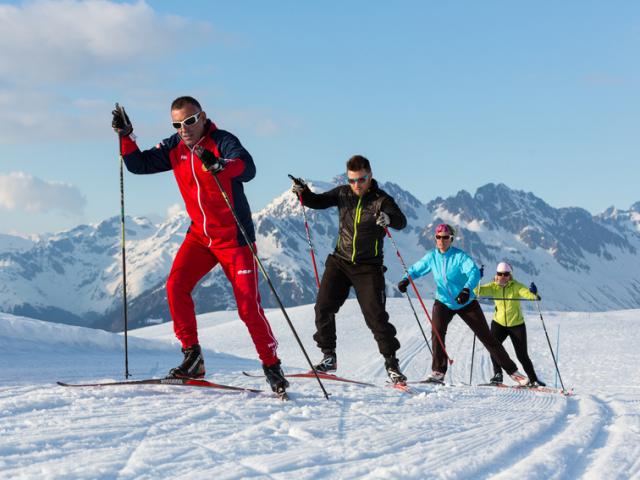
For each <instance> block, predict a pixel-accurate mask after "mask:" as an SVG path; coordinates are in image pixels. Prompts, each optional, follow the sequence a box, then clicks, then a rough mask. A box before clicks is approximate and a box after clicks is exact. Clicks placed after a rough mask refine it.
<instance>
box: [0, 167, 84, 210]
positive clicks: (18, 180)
mask: <svg viewBox="0 0 640 480" xmlns="http://www.w3.org/2000/svg"><path fill="white" fill-rule="evenodd" d="M85 205H86V199H85V197H84V195H82V193H81V192H80V190H79V189H78V188H76V187H74V186H73V185H71V184H68V183H62V182H50V181H47V180H42V179H40V178H37V177H34V176H32V175H29V174H28V173H24V172H10V173H6V174H3V173H0V209H1V210H6V211H9V212H26V213H47V212H52V211H58V212H62V213H66V214H71V215H82V214H83V212H84V207H85Z"/></svg>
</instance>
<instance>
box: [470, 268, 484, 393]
mask: <svg viewBox="0 0 640 480" xmlns="http://www.w3.org/2000/svg"><path fill="white" fill-rule="evenodd" d="M482 277H484V265H481V266H480V278H482ZM476 337H477V335H476V334H475V333H474V334H473V343H472V344H471V371H470V372H469V385H473V358H474V357H475V355H476Z"/></svg>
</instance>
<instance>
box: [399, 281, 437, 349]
mask: <svg viewBox="0 0 640 480" xmlns="http://www.w3.org/2000/svg"><path fill="white" fill-rule="evenodd" d="M405 295H406V296H407V300H409V305H410V306H411V310H412V311H413V316H414V317H416V322H417V323H418V328H419V329H420V333H422V338H424V342H425V343H426V344H427V348H428V349H429V353H430V354H431V356H433V350H431V345H429V340H427V335H426V334H425V333H424V329H423V328H422V324H421V323H420V320H419V319H418V314H417V313H416V309H415V308H413V302H412V301H411V297H410V296H409V292H406V293H405Z"/></svg>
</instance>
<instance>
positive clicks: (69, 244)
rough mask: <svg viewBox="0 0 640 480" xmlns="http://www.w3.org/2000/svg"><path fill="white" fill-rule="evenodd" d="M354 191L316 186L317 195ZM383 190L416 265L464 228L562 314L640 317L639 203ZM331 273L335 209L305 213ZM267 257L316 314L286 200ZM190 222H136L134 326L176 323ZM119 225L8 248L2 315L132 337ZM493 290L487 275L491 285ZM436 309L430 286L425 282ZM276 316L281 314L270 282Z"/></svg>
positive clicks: (469, 242)
mask: <svg viewBox="0 0 640 480" xmlns="http://www.w3.org/2000/svg"><path fill="white" fill-rule="evenodd" d="M342 183H344V176H343V175H342V176H337V177H335V178H334V179H333V180H332V181H331V182H316V181H312V182H310V185H311V187H312V189H313V190H314V191H324V190H327V189H329V188H332V187H333V186H335V185H338V184H342ZM381 187H382V188H383V189H384V190H386V191H387V192H388V193H390V194H391V195H392V196H393V197H394V198H395V199H396V201H397V202H398V204H399V205H400V207H401V208H402V210H403V211H404V212H405V214H406V215H407V217H408V219H409V224H408V226H407V228H405V229H404V230H403V231H400V232H396V231H393V230H392V235H393V240H394V241H395V243H396V245H397V247H398V249H399V251H400V253H401V255H402V257H403V259H404V261H405V262H406V263H407V265H409V264H411V263H413V262H414V261H416V260H418V259H419V258H420V257H421V256H422V255H424V253H425V251H426V249H428V248H431V247H432V236H433V234H432V231H433V226H434V225H435V224H437V223H440V222H442V221H444V222H447V223H451V224H453V225H455V226H456V227H457V228H458V236H457V238H456V245H457V246H459V247H461V248H463V249H464V250H466V251H467V252H469V253H470V254H471V255H472V256H473V257H474V258H475V259H476V261H477V263H478V264H479V265H480V264H484V265H486V269H487V272H491V271H492V269H493V268H494V266H495V264H496V263H497V262H499V261H501V260H506V261H509V262H510V263H512V264H513V265H514V267H515V278H516V279H518V280H520V281H522V282H523V283H529V282H530V281H535V282H536V284H537V285H538V287H539V290H540V293H541V295H542V297H543V301H544V304H545V305H546V306H547V307H549V308H553V309H558V310H591V311H598V310H609V309H623V308H638V307H640V272H639V271H638V268H637V266H638V259H639V256H638V251H639V250H640V202H637V203H635V204H634V205H632V206H631V208H630V209H629V210H618V209H616V208H614V207H611V208H609V209H607V210H606V211H605V212H603V213H601V214H599V215H596V216H593V215H591V214H590V213H589V212H587V211H586V210H584V209H581V208H574V207H572V208H558V209H556V208H553V207H551V206H550V205H548V204H547V203H545V202H544V201H543V200H542V199H540V198H538V197H536V196H535V195H534V194H532V193H528V192H523V191H518V190H513V189H510V188H508V187H507V186H505V185H503V184H498V185H496V184H487V185H484V186H482V187H480V188H479V189H478V190H477V191H476V193H475V195H471V194H470V193H468V192H466V191H464V190H463V191H460V192H458V193H457V194H456V195H455V196H452V197H448V198H446V199H443V198H436V199H435V200H432V201H430V202H428V203H426V204H425V203H422V202H420V201H419V200H418V199H417V198H415V197H414V196H413V195H412V194H411V193H409V192H407V191H406V190H403V189H402V188H401V187H400V186H399V185H396V184H394V183H381ZM306 213H307V218H308V222H309V225H310V227H311V231H312V241H313V244H314V247H315V249H316V258H317V260H318V268H319V270H320V272H322V270H323V266H324V260H325V258H326V256H327V254H328V253H329V252H330V251H332V250H333V247H334V245H335V241H336V236H337V214H336V211H335V209H328V210H310V209H307V210H306ZM254 221H255V224H256V231H257V235H258V240H257V244H258V254H259V256H260V258H261V259H262V261H263V264H264V267H265V269H266V270H267V272H268V274H269V276H270V278H271V280H272V283H273V284H274V286H275V288H276V291H277V292H278V295H279V296H280V298H281V300H282V302H283V303H284V304H285V306H291V305H299V304H306V303H312V302H313V301H314V299H315V295H316V285H315V280H314V276H313V269H312V266H311V257H310V254H309V245H308V242H307V238H306V234H305V228H304V223H303V216H302V209H301V207H300V204H299V202H298V200H297V198H296V197H295V196H293V195H292V194H291V193H290V192H288V191H287V192H284V193H283V194H282V195H280V196H279V197H277V198H275V199H274V200H273V201H272V202H271V203H270V204H269V205H267V206H266V207H265V208H264V209H263V210H261V211H260V212H258V213H255V214H254ZM188 224H189V220H188V218H187V217H186V215H185V214H184V213H181V214H178V215H175V216H174V217H172V218H170V219H168V220H166V221H165V222H164V223H161V224H159V225H155V224H152V223H151V222H150V221H149V220H147V219H145V218H130V217H128V218H127V221H126V227H127V228H126V239H127V244H126V245H127V274H128V285H127V286H128V290H127V293H128V298H129V322H130V326H131V327H137V326H142V325H146V324H149V323H153V322H159V321H162V320H168V319H169V314H168V309H167V306H166V294H165V289H164V283H165V281H166V277H167V274H168V272H169V269H170V266H171V262H172V259H173V257H174V255H175V253H176V251H177V249H178V247H179V245H180V243H181V241H182V239H183V238H184V234H185V232H186V230H187V228H188ZM120 238H121V235H120V220H119V218H117V217H114V218H111V219H109V220H106V221H104V222H102V223H100V224H97V225H81V226H79V227H77V228H74V229H72V230H69V231H65V232H60V233H56V234H47V235H44V236H41V237H38V238H34V239H32V240H25V239H18V238H17V237H11V236H7V235H3V236H2V237H1V238H0V311H4V312H8V313H14V314H20V315H27V316H30V317H33V318H42V319H47V320H53V321H56V322H62V323H69V324H76V325H84V326H94V327H100V328H106V329H109V330H120V329H122V316H123V315H122V299H121V259H120V252H121V244H120ZM385 252H386V261H385V264H386V266H387V267H388V272H387V283H388V292H387V293H388V295H389V296H398V295H399V292H397V290H396V289H395V287H394V284H395V283H396V282H397V281H398V280H399V279H400V278H401V276H402V273H403V268H402V265H401V263H400V261H399V259H398V258H397V256H396V249H395V247H394V245H393V244H392V243H391V242H390V241H389V240H387V241H386V246H385ZM489 279H490V274H489V273H488V274H487V277H486V280H487V281H488V280H489ZM418 285H419V286H420V287H421V290H422V293H423V295H424V296H425V297H426V298H431V297H432V295H433V286H432V283H431V281H430V280H429V279H421V280H420V281H419V282H418ZM261 294H262V299H263V304H264V305H265V306H276V305H277V303H276V301H275V299H274V297H273V295H272V294H271V291H270V290H269V288H268V285H267V283H266V282H262V283H261ZM195 300H196V305H197V311H198V312H208V311H215V310H230V309H235V302H234V300H233V295H232V293H231V289H230V288H229V284H228V282H227V280H226V278H225V277H224V274H223V272H222V271H221V270H220V269H216V270H214V273H213V274H211V275H208V276H206V277H205V278H204V279H203V281H202V282H201V284H200V285H199V286H198V288H197V289H196V291H195Z"/></svg>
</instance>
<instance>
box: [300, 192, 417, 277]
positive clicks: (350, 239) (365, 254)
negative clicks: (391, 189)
mask: <svg viewBox="0 0 640 480" xmlns="http://www.w3.org/2000/svg"><path fill="white" fill-rule="evenodd" d="M301 195H302V202H303V203H304V205H305V206H307V207H309V208H313V209H325V208H329V207H338V213H339V216H340V224H339V225H338V241H337V242H336V249H335V251H334V255H336V256H337V257H339V258H341V259H343V260H346V261H348V262H351V263H356V264H370V265H371V264H373V265H382V261H383V253H382V245H383V241H384V236H385V231H384V228H382V227H379V226H378V225H376V218H377V216H378V213H380V212H381V211H382V212H385V213H386V214H387V215H389V218H390V219H391V224H390V225H389V226H390V227H391V228H394V229H396V230H402V229H403V228H404V227H405V226H406V225H407V219H406V217H405V216H404V214H403V213H402V212H401V211H400V208H399V207H398V205H397V204H396V202H395V201H394V200H393V198H391V197H390V196H389V194H387V193H386V192H385V191H384V190H382V189H380V188H378V183H377V182H376V181H375V180H372V182H371V188H370V189H369V191H367V193H365V194H364V195H363V196H362V197H358V196H357V195H356V194H355V193H353V191H352V190H351V187H350V186H349V185H341V186H339V187H336V188H334V189H332V190H329V191H328V192H324V193H320V194H317V193H313V192H312V191H311V190H310V189H309V188H305V189H304V191H303V192H302V194H301Z"/></svg>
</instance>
